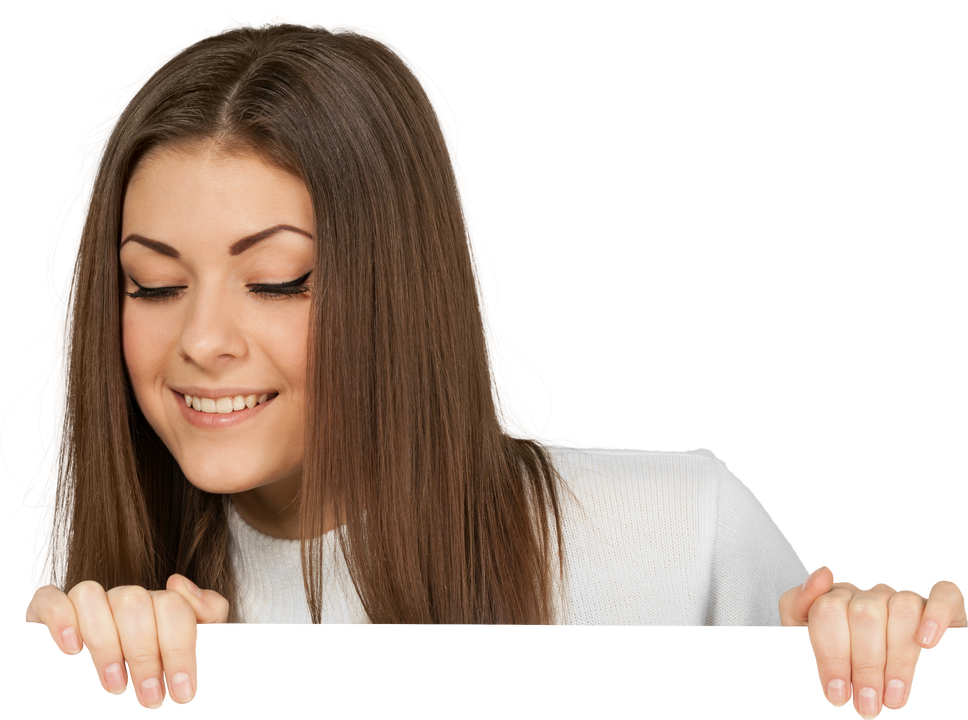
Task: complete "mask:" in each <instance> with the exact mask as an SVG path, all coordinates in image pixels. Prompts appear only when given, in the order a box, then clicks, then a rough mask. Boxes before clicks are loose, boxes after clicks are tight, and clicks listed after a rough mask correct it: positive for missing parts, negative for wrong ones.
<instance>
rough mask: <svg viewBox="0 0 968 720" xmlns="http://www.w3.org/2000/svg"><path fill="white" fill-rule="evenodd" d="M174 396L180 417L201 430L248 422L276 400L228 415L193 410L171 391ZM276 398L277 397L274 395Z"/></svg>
mask: <svg viewBox="0 0 968 720" xmlns="http://www.w3.org/2000/svg"><path fill="white" fill-rule="evenodd" d="M172 392H173V393H174V395H175V402H176V403H178V407H179V408H181V414H182V417H184V418H185V420H186V421H187V422H188V423H189V424H191V425H194V426H195V427H197V428H202V429H203V430H222V429H224V428H230V427H234V426H236V425H238V424H239V423H244V422H245V421H246V420H250V419H252V418H254V417H255V416H256V415H258V414H259V413H260V412H262V410H263V408H265V407H266V406H267V405H271V404H272V403H273V402H274V401H275V399H276V398H272V400H266V401H265V402H263V403H259V404H258V405H256V406H255V407H247V408H246V409H245V410H233V411H232V412H230V413H217V412H216V413H207V412H201V411H199V410H195V409H194V408H191V407H189V406H188V405H186V404H185V396H184V395H182V394H181V393H179V392H175V391H174V390H173V391H172ZM276 397H279V396H278V395H276Z"/></svg>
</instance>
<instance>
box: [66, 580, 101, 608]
mask: <svg viewBox="0 0 968 720" xmlns="http://www.w3.org/2000/svg"><path fill="white" fill-rule="evenodd" d="M103 595H104V588H103V587H101V583H98V582H95V581H94V580H84V581H82V582H79V583H77V585H75V586H74V587H72V588H71V589H70V591H69V592H68V593H67V597H69V598H70V599H71V602H73V603H78V602H81V603H85V602H90V601H91V600H93V599H95V598H98V597H102V596H103Z"/></svg>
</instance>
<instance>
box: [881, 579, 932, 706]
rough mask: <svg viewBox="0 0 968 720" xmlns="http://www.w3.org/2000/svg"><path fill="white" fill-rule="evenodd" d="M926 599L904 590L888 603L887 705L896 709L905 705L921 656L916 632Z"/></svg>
mask: <svg viewBox="0 0 968 720" xmlns="http://www.w3.org/2000/svg"><path fill="white" fill-rule="evenodd" d="M924 605H925V600H924V598H923V597H921V596H920V595H918V594H917V593H913V592H909V591H907V590H902V591H901V592H899V593H895V594H894V595H892V596H891V598H890V600H889V601H888V603H887V665H885V666H884V705H885V706H887V707H889V708H892V709H894V710H897V709H898V708H901V707H904V705H905V704H906V703H907V700H908V697H910V693H911V683H912V682H913V680H914V666H915V665H917V663H918V657H919V656H920V655H921V647H920V646H919V645H918V644H917V643H916V642H915V640H914V638H915V633H917V630H918V626H919V625H920V624H921V616H922V614H923V613H924Z"/></svg>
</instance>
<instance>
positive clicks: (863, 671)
mask: <svg viewBox="0 0 968 720" xmlns="http://www.w3.org/2000/svg"><path fill="white" fill-rule="evenodd" d="M850 667H851V671H852V672H853V674H855V675H868V676H872V675H873V676H876V675H878V674H880V675H883V674H884V663H879V662H876V661H874V660H854V661H853V662H852V663H851V665H850Z"/></svg>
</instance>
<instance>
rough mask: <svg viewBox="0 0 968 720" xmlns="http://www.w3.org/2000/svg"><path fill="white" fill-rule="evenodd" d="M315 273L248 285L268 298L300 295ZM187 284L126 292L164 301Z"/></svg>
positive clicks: (180, 291)
mask: <svg viewBox="0 0 968 720" xmlns="http://www.w3.org/2000/svg"><path fill="white" fill-rule="evenodd" d="M312 274H313V271H312V270H310V271H309V272H308V273H306V274H305V275H303V276H302V277H300V278H296V279H295V280H290V281H289V282H284V283H275V284H273V283H257V284H252V285H246V287H247V288H249V293H255V294H256V295H262V296H264V297H268V298H272V297H275V298H281V297H290V296H292V295H298V294H299V293H304V292H306V291H308V290H309V286H308V285H305V284H304V283H305V282H306V280H308V279H309V276H310V275H312ZM128 277H129V278H130V279H131V282H133V283H134V284H135V285H138V281H137V280H135V279H134V278H133V277H131V276H130V275H129V276H128ZM186 288H187V286H185V285H181V286H175V287H156V288H150V287H144V286H142V285H138V289H137V290H136V291H135V292H133V293H132V292H125V293H124V294H125V295H127V296H128V297H130V298H135V299H144V300H154V301H163V300H170V299H171V298H176V297H178V296H179V295H181V294H182V290H185V289H186Z"/></svg>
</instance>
